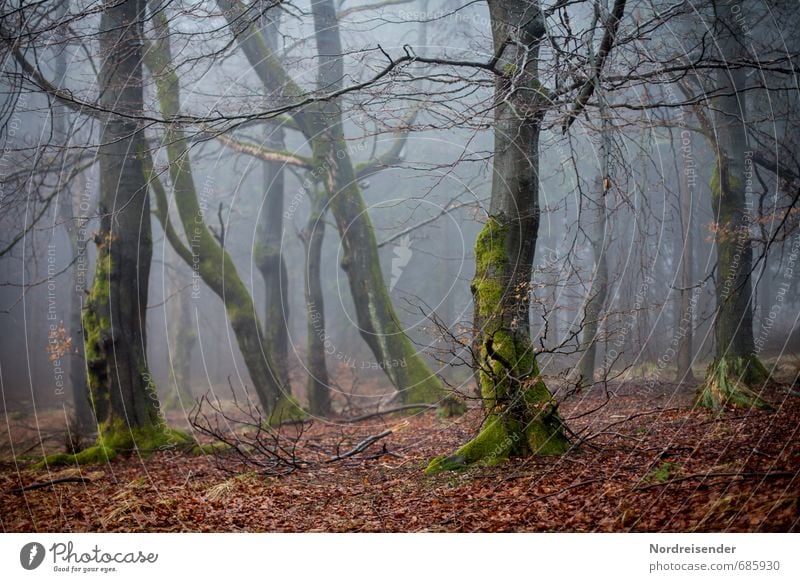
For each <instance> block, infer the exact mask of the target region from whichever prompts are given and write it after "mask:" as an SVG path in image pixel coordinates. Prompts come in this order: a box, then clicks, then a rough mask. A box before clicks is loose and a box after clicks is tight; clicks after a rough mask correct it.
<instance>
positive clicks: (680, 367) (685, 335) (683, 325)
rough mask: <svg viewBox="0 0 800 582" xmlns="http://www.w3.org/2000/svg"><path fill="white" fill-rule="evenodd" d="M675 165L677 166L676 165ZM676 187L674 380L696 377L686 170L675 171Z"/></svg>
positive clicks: (689, 191) (691, 235) (691, 231)
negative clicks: (677, 255) (677, 275)
mask: <svg viewBox="0 0 800 582" xmlns="http://www.w3.org/2000/svg"><path fill="white" fill-rule="evenodd" d="M676 168H677V166H676ZM678 184H679V186H678V188H679V191H680V197H681V201H680V218H681V220H680V223H681V238H679V239H678V243H679V248H680V249H681V251H680V268H681V277H680V282H681V283H680V286H681V291H680V301H679V306H680V307H679V309H680V312H679V314H678V315H679V317H677V318H676V327H677V333H680V334H681V336H680V338H679V341H678V353H677V358H676V362H675V363H676V366H677V370H676V372H675V381H676V382H679V383H680V382H694V381H695V377H694V373H693V372H692V361H693V360H694V356H693V353H692V351H693V349H694V310H695V306H694V305H692V296H693V294H694V291H693V289H690V287H691V286H692V285H693V280H694V277H693V274H692V267H693V265H694V221H693V220H692V201H693V200H694V188H693V187H692V185H691V183H690V182H689V178H688V177H687V175H686V172H684V171H679V172H678Z"/></svg>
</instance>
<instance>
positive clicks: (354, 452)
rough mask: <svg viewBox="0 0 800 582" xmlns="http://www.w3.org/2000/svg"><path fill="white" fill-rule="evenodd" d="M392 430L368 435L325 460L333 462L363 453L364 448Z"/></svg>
mask: <svg viewBox="0 0 800 582" xmlns="http://www.w3.org/2000/svg"><path fill="white" fill-rule="evenodd" d="M393 432H394V431H392V430H385V431H383V432H382V433H379V434H373V435H370V436H368V437H367V438H365V439H363V440H361V441H359V443H358V444H357V445H356V446H354V447H353V448H352V449H350V450H349V451H347V452H346V453H342V454H341V455H336V456H335V457H331V458H330V459H328V460H327V461H325V462H326V463H334V462H336V461H341V460H343V459H347V458H348V457H352V456H353V455H357V454H358V453H363V452H364V451H365V450H367V449H368V448H369V447H371V446H372V445H374V444H375V443H376V442H378V441H379V440H381V439H382V438H385V437H387V436H389V435H390V434H392V433H393Z"/></svg>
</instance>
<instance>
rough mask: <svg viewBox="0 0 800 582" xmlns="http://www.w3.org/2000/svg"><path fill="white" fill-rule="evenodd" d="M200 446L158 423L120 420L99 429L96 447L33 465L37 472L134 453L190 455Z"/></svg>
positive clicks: (187, 437)
mask: <svg viewBox="0 0 800 582" xmlns="http://www.w3.org/2000/svg"><path fill="white" fill-rule="evenodd" d="M196 446H197V443H196V442H195V440H194V439H193V438H192V437H191V436H189V435H188V434H187V433H185V432H183V431H180V430H176V429H174V428H170V427H168V426H166V425H163V424H159V425H154V426H150V427H133V428H131V427H127V426H125V425H124V423H122V422H121V421H116V422H111V423H107V424H106V425H104V426H103V427H101V428H100V434H99V436H98V438H97V444H96V445H94V446H92V447H89V448H87V449H84V450H83V451H81V452H79V453H75V454H69V453H55V454H53V455H48V456H47V457H45V458H44V459H42V460H41V461H39V462H38V463H36V464H35V465H34V468H36V469H45V468H51V467H61V466H73V465H93V464H99V463H107V462H109V461H110V460H112V459H113V458H114V457H116V456H117V455H125V454H130V453H132V452H134V451H136V452H138V453H139V454H140V455H142V456H148V455H150V454H152V453H154V452H157V451H162V450H166V449H173V448H182V449H185V450H186V451H187V452H188V451H192V450H193V448H194V447H196Z"/></svg>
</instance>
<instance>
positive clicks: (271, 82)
mask: <svg viewBox="0 0 800 582" xmlns="http://www.w3.org/2000/svg"><path fill="white" fill-rule="evenodd" d="M217 3H218V4H219V6H220V8H221V9H222V11H223V13H224V15H225V17H226V18H227V19H228V23H229V26H230V27H231V30H232V32H233V33H234V35H235V37H236V39H237V42H238V43H239V44H240V46H241V48H242V50H243V52H244V53H245V55H246V56H247V58H248V60H249V62H250V64H251V66H252V67H253V70H254V71H255V73H256V74H257V75H258V77H259V80H260V81H261V82H262V84H263V85H264V87H265V88H267V89H269V88H271V87H281V90H282V97H283V98H285V99H290V98H292V97H297V96H299V95H302V94H303V91H302V90H301V89H300V87H298V86H297V84H296V83H294V81H293V80H292V79H291V78H290V77H289V76H288V75H287V74H286V72H285V71H284V69H283V68H282V67H281V65H280V63H279V62H278V61H277V60H276V59H275V58H274V56H272V55H270V54H269V51H268V49H267V48H266V44H265V43H264V40H263V37H262V36H261V35H260V34H259V31H257V30H255V29H254V28H253V27H250V26H249V25H248V23H247V21H246V17H245V16H244V8H243V6H242V4H241V3H240V2H238V1H237V0H217ZM311 8H312V12H313V16H314V28H315V37H316V40H317V52H318V55H319V68H318V80H317V86H318V89H319V90H320V91H323V92H331V91H335V90H336V89H337V88H338V87H341V83H342V78H343V67H342V58H343V56H344V55H343V52H342V48H341V41H340V38H339V26H338V22H337V19H336V11H335V9H334V6H333V2H332V1H331V0H315V1H314V2H312V5H311ZM291 115H292V117H293V119H294V121H295V123H296V125H297V127H298V129H299V130H300V131H301V132H302V133H303V135H304V137H305V139H306V140H307V141H308V142H309V144H310V146H311V150H312V152H313V156H314V168H313V169H312V176H313V179H314V180H321V181H322V182H323V184H324V186H325V189H326V191H327V195H328V205H329V208H330V209H331V213H332V214H333V217H334V219H335V221H336V225H337V228H338V230H339V234H340V237H341V240H342V268H343V269H344V271H345V273H346V274H347V276H348V279H349V283H350V292H351V294H352V296H353V303H354V304H355V306H356V318H357V321H358V325H359V332H360V334H361V337H362V338H363V339H364V340H365V341H366V343H367V345H368V346H369V347H370V349H371V351H372V353H373V355H374V356H375V359H376V362H375V364H376V365H377V366H378V367H380V368H381V369H382V370H383V371H384V372H385V373H386V375H387V376H388V377H389V379H390V380H391V381H392V383H393V384H394V386H395V387H396V388H397V390H398V394H399V396H400V398H401V399H402V400H403V401H404V402H406V403H417V402H431V401H433V400H436V399H438V398H439V397H440V396H441V394H442V385H441V382H440V381H439V379H438V378H437V377H436V376H435V374H434V373H433V371H432V370H431V368H430V366H428V364H427V362H426V361H425V359H424V358H423V357H422V355H421V354H419V353H418V352H417V350H416V349H415V348H414V345H413V344H412V343H411V341H410V340H409V339H408V337H407V336H406V335H405V333H404V331H403V329H402V326H401V325H400V322H399V320H398V318H397V315H396V314H395V311H394V307H393V305H392V303H391V300H390V298H389V293H388V291H387V289H386V284H385V282H384V279H383V274H382V273H381V268H380V257H379V254H378V247H377V242H376V239H375V232H374V228H373V226H372V221H371V220H370V218H369V215H368V213H367V210H366V205H365V204H364V200H363V198H362V197H361V192H360V190H359V188H358V184H357V182H356V180H355V178H356V175H355V171H354V169H353V164H352V161H351V159H350V155H349V151H348V148H347V144H346V143H345V139H344V133H343V129H342V113H341V107H340V104H339V101H338V100H336V99H331V100H327V101H324V102H321V103H318V104H315V105H308V106H306V107H304V108H297V109H293V110H292V111H291Z"/></svg>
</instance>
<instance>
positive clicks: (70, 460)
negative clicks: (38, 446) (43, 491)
mask: <svg viewBox="0 0 800 582" xmlns="http://www.w3.org/2000/svg"><path fill="white" fill-rule="evenodd" d="M116 455H117V452H116V451H115V450H114V449H112V448H110V447H107V446H104V445H101V444H99V445H95V446H93V447H89V448H88V449H84V450H82V451H81V452H80V453H76V454H74V455H71V454H67V453H55V454H53V455H48V456H47V457H45V458H44V459H42V460H41V461H39V462H38V463H36V464H35V465H34V466H33V468H34V469H49V468H52V467H63V466H73V465H96V464H101V463H108V462H109V461H110V460H111V459H113V458H114V457H115V456H116Z"/></svg>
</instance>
